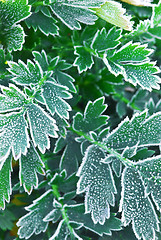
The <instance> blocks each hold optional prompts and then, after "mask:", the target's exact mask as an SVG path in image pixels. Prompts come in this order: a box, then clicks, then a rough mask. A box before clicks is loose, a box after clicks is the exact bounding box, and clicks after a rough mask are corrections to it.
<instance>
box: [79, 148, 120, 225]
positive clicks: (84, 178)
mask: <svg viewBox="0 0 161 240" xmlns="http://www.w3.org/2000/svg"><path fill="white" fill-rule="evenodd" d="M104 158H105V153H104V152H103V150H102V149H100V148H99V147H97V146H95V145H91V146H89V147H88V148H87V150H86V152H85V156H84V158H83V162H82V164H81V166H80V168H79V170H78V173H77V176H79V177H80V179H79V181H78V184H77V193H78V194H79V193H82V192H86V196H85V212H86V213H90V212H91V215H92V220H93V222H94V224H97V223H98V222H99V223H100V224H102V225H103V224H104V223H105V220H106V218H107V219H109V218H110V206H109V204H110V205H111V206H114V204H115V200H114V194H115V193H116V192H117V190H116V187H115V183H114V179H113V176H112V171H111V168H110V165H109V164H107V165H106V164H104V163H102V162H101V160H102V159H104Z"/></svg>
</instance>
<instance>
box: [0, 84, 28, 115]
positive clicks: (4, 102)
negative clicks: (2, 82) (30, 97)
mask: <svg viewBox="0 0 161 240" xmlns="http://www.w3.org/2000/svg"><path fill="white" fill-rule="evenodd" d="M1 91H2V93H3V94H0V102H1V104H0V112H1V113H3V112H7V111H13V110H18V109H21V108H22V106H23V105H24V104H25V103H26V98H25V95H24V93H23V92H21V91H20V90H19V89H18V88H17V87H16V86H15V85H13V84H9V88H8V87H4V86H1Z"/></svg>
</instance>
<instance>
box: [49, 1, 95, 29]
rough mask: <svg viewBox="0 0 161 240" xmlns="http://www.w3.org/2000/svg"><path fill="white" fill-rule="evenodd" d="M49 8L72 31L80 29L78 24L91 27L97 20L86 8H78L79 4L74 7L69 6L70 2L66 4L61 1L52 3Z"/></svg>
mask: <svg viewBox="0 0 161 240" xmlns="http://www.w3.org/2000/svg"><path fill="white" fill-rule="evenodd" d="M75 3H76V2H75ZM90 3H91V2H90ZM50 8H51V10H52V11H53V13H54V14H55V15H56V16H57V17H58V18H59V19H60V20H61V21H62V22H63V23H64V24H65V25H67V27H69V28H70V29H72V30H73V29H77V30H80V29H81V25H80V23H79V22H82V23H84V24H89V25H92V24H94V23H95V21H96V20H97V16H95V15H94V13H93V12H92V11H91V10H90V9H88V8H87V7H82V6H79V2H78V4H77V5H76V4H75V6H73V5H72V4H71V1H66V3H63V2H62V1H61V2H54V3H53V4H50Z"/></svg>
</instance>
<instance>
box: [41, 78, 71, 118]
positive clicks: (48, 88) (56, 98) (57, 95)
mask: <svg viewBox="0 0 161 240" xmlns="http://www.w3.org/2000/svg"><path fill="white" fill-rule="evenodd" d="M67 90H68V88H67V87H65V86H61V85H59V84H57V83H54V82H51V81H47V82H46V83H45V85H43V97H44V99H45V102H46V106H47V109H48V110H49V111H50V112H51V114H52V115H53V114H54V113H55V112H56V113H57V114H58V115H59V116H60V117H61V118H63V117H64V118H67V119H68V118H69V113H68V111H71V107H70V105H69V104H68V103H67V102H66V101H65V100H64V99H69V98H71V97H72V95H71V94H70V93H69V92H68V91H67Z"/></svg>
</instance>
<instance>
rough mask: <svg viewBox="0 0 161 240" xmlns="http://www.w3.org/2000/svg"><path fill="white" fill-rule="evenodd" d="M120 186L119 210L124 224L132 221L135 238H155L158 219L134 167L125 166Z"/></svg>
mask: <svg viewBox="0 0 161 240" xmlns="http://www.w3.org/2000/svg"><path fill="white" fill-rule="evenodd" d="M122 187H123V188H122V194H121V204H120V211H122V222H123V223H124V226H127V225H128V224H129V223H130V222H131V221H132V227H133V231H134V233H135V235H136V237H137V239H141V237H143V239H145V240H149V239H155V230H156V231H159V225H158V222H159V221H158V218H157V215H156V213H155V209H154V207H153V205H152V203H151V200H150V199H149V197H148V196H146V195H145V188H144V185H143V181H142V178H141V176H140V175H139V173H138V172H137V171H136V170H135V169H130V168H125V170H124V172H123V176H122Z"/></svg>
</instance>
